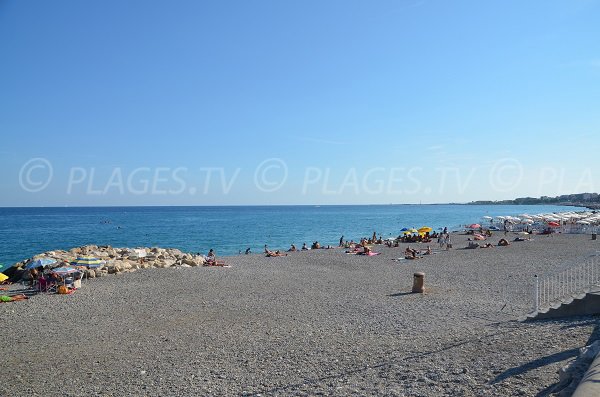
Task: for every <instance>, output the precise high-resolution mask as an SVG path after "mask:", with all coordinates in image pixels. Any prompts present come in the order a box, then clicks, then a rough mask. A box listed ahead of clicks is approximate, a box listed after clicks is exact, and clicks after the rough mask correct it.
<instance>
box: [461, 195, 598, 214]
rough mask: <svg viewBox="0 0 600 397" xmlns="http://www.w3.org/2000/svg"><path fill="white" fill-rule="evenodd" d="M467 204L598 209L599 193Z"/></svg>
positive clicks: (481, 201) (471, 203)
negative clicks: (562, 206) (560, 206)
mask: <svg viewBox="0 0 600 397" xmlns="http://www.w3.org/2000/svg"><path fill="white" fill-rule="evenodd" d="M467 205H564V206H569V207H585V208H589V209H591V210H600V194H598V193H578V194H567V195H562V196H556V197H548V196H542V197H539V198H535V197H520V198H516V199H514V200H501V201H486V200H479V201H472V202H470V203H467Z"/></svg>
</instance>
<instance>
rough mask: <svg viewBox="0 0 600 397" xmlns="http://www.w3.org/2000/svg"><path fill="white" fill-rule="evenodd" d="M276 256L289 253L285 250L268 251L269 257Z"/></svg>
mask: <svg viewBox="0 0 600 397" xmlns="http://www.w3.org/2000/svg"><path fill="white" fill-rule="evenodd" d="M276 256H287V254H284V253H283V252H281V251H279V250H277V251H269V252H267V257H269V258H272V257H276Z"/></svg>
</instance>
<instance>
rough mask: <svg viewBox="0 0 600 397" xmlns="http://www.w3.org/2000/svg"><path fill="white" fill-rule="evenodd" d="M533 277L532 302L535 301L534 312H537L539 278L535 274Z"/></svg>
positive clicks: (538, 306)
mask: <svg viewBox="0 0 600 397" xmlns="http://www.w3.org/2000/svg"><path fill="white" fill-rule="evenodd" d="M533 279H534V284H535V287H534V288H535V291H534V302H535V312H538V311H539V310H540V290H539V279H538V276H537V274H536V275H535V276H533Z"/></svg>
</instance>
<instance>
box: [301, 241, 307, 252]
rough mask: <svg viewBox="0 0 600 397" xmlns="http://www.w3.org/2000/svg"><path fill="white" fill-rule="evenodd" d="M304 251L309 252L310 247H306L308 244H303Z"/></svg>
mask: <svg viewBox="0 0 600 397" xmlns="http://www.w3.org/2000/svg"><path fill="white" fill-rule="evenodd" d="M302 251H308V247H307V246H306V243H304V244H302Z"/></svg>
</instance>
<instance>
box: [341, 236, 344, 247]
mask: <svg viewBox="0 0 600 397" xmlns="http://www.w3.org/2000/svg"><path fill="white" fill-rule="evenodd" d="M343 246H344V236H342V237H340V247H343Z"/></svg>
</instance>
